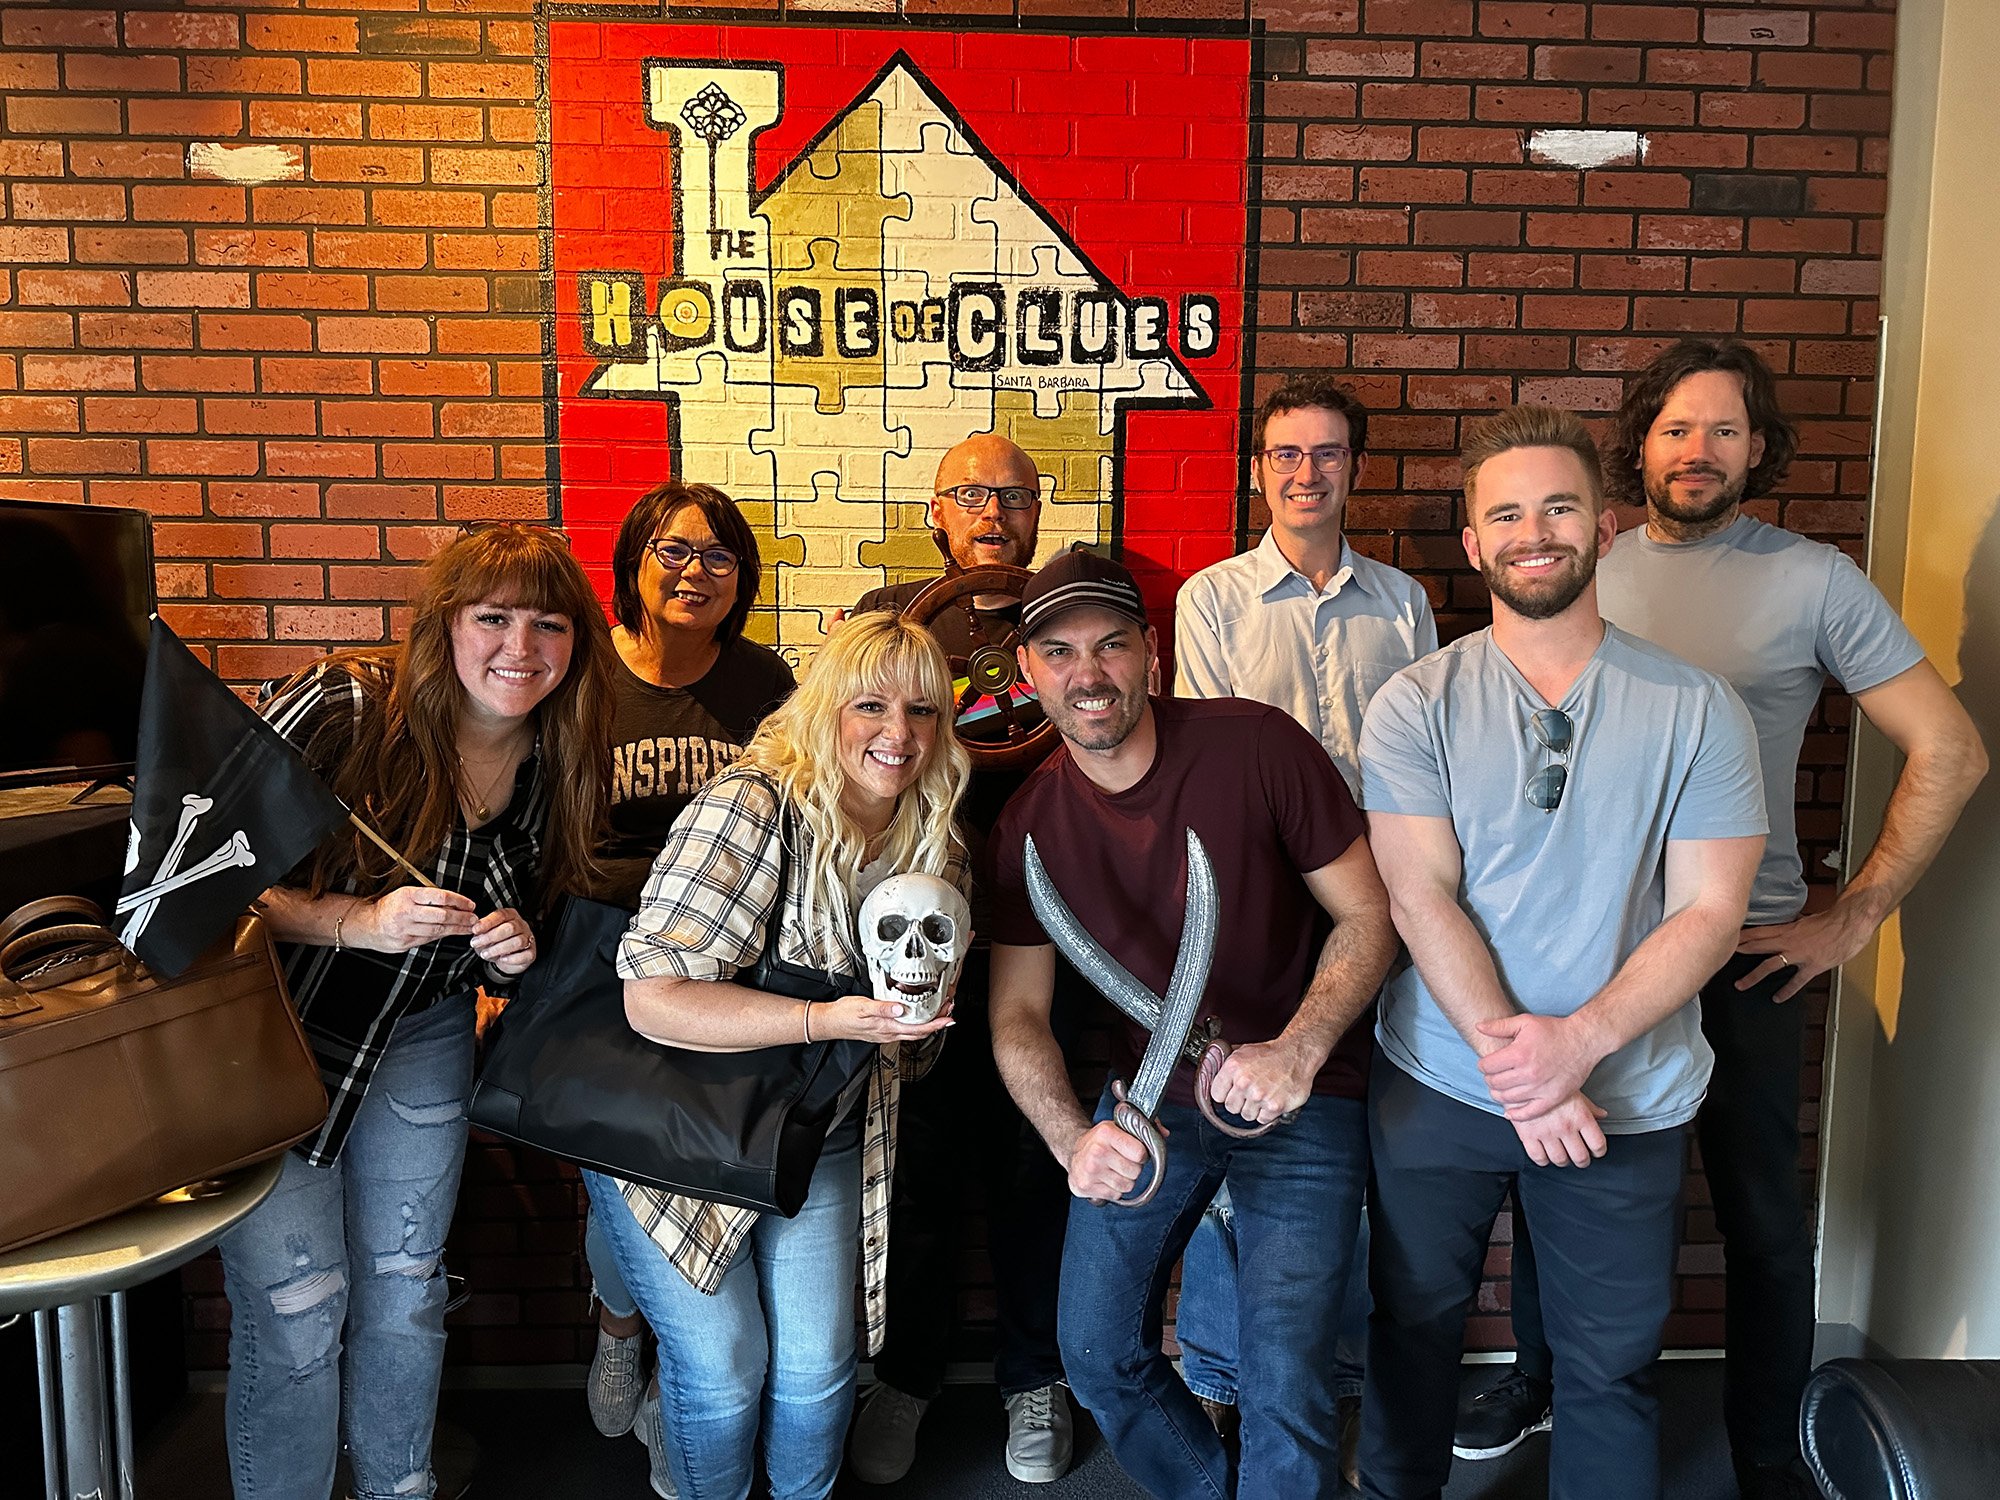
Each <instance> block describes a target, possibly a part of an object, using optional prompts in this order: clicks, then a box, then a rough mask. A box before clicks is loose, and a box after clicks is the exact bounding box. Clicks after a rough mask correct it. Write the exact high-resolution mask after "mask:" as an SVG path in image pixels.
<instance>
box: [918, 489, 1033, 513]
mask: <svg viewBox="0 0 2000 1500" xmlns="http://www.w3.org/2000/svg"><path fill="white" fill-rule="evenodd" d="M1041 494H1042V492H1041V491H1040V490H1039V489H1033V490H1031V489H1029V488H1028V487H1027V486H1026V485H1020V484H1009V485H1003V486H1000V487H998V488H996V487H995V486H993V485H990V484H955V485H953V486H952V487H951V488H950V489H945V490H939V491H938V498H940V499H944V498H946V497H947V496H948V497H950V498H951V499H952V500H955V501H957V502H958V506H959V508H960V509H961V510H984V509H986V502H987V501H988V500H998V501H999V502H1000V508H1001V509H1002V510H1026V509H1028V508H1029V507H1030V506H1031V505H1033V504H1034V503H1035V502H1036V501H1037V500H1038V499H1040V498H1041Z"/></svg>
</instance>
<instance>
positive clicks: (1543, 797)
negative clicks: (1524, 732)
mask: <svg viewBox="0 0 2000 1500" xmlns="http://www.w3.org/2000/svg"><path fill="white" fill-rule="evenodd" d="M1528 728H1529V730H1530V731H1532V732H1533V734H1534V736H1535V738H1536V739H1537V740H1539V741H1540V742H1541V746H1542V748H1543V749H1544V750H1546V751H1548V752H1549V753H1550V754H1551V755H1555V756H1559V757H1561V758H1560V759H1559V760H1557V761H1556V763H1555V764H1554V765H1552V766H1543V767H1542V768H1541V770H1539V771H1537V772H1535V774H1534V775H1532V776H1530V777H1529V778H1528V786H1527V793H1526V795H1527V798H1528V806H1530V807H1534V808H1539V809H1541V811H1543V812H1545V813H1552V812H1554V811H1555V810H1556V809H1557V808H1559V807H1561V806H1562V800H1563V792H1564V791H1565V790H1567V789H1568V787H1569V747H1570V746H1571V745H1572V744H1574V743H1575V740H1576V726H1575V725H1574V724H1572V723H1571V722H1570V718H1569V715H1568V714H1566V713H1564V712H1563V711H1562V710H1561V709H1559V708H1540V709H1536V710H1535V712H1533V713H1532V714H1530V715H1528Z"/></svg>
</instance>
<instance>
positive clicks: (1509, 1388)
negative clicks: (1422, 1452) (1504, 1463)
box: [1451, 1370, 1555, 1459]
mask: <svg viewBox="0 0 2000 1500" xmlns="http://www.w3.org/2000/svg"><path fill="white" fill-rule="evenodd" d="M1554 1389H1555V1388H1554V1387H1553V1386H1552V1385H1550V1383H1549V1382H1548V1381H1546V1380H1537V1379H1535V1378H1534V1377H1533V1376H1532V1375H1523V1374H1522V1373H1521V1372H1520V1371H1519V1370H1509V1371H1508V1372H1507V1373H1506V1374H1505V1375H1503V1376H1501V1377H1500V1381H1499V1383H1498V1384H1497V1385H1495V1386H1493V1387H1492V1388H1491V1389H1490V1390H1485V1391H1481V1392H1480V1393H1479V1394H1478V1395H1476V1396H1472V1397H1469V1398H1466V1399H1463V1400H1461V1401H1460V1402H1459V1403H1458V1427H1457V1430H1456V1431H1455V1432H1453V1434H1452V1439H1451V1451H1452V1452H1453V1453H1455V1454H1456V1455H1457V1456H1458V1457H1460V1458H1474V1459H1477V1458H1498V1457H1499V1456H1500V1455H1501V1454H1503V1453H1512V1452H1513V1451H1514V1450H1515V1449H1516V1448H1518V1447H1520V1446H1521V1444H1522V1443H1523V1442H1525V1441H1526V1440H1527V1439H1528V1438H1530V1437H1532V1436H1533V1435H1534V1434H1535V1433H1538V1432H1547V1431H1548V1430H1549V1428H1550V1427H1552V1426H1553V1425H1554V1420H1553V1418H1554V1412H1553V1411H1552V1410H1551V1409H1550V1406H1549V1397H1550V1396H1551V1394H1553V1392H1554Z"/></svg>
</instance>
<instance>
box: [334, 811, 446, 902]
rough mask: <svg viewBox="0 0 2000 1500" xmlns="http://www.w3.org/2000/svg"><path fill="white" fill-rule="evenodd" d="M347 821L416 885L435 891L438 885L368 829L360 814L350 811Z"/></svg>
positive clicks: (379, 835) (388, 843)
mask: <svg viewBox="0 0 2000 1500" xmlns="http://www.w3.org/2000/svg"><path fill="white" fill-rule="evenodd" d="M347 821H348V822H350V823H352V824H353V825H354V826H355V827H356V828H358V829H359V830H360V831H361V832H362V833H363V834H364V835H366V836H367V838H368V840H369V842H371V843H372V844H374V845H375V847H376V848H378V849H380V850H381V851H382V852H383V853H384V854H386V855H388V856H389V858H391V859H393V860H394V861H395V862H396V863H397V864H399V865H401V866H402V867H403V868H404V869H406V870H408V871H409V872H410V874H411V875H413V876H414V877H415V878H416V882H417V884H418V885H427V886H429V887H430V888H431V889H432V890H436V889H437V888H438V883H437V882H436V881H435V880H432V879H431V878H430V877H429V876H428V875H426V874H424V872H423V871H422V870H419V869H418V868H417V867H416V866H415V865H413V864H411V863H410V862H409V861H408V860H407V859H405V858H403V856H402V854H401V852H400V851H399V850H398V849H397V848H396V846H395V845H394V844H392V843H390V842H389V841H388V840H387V839H385V838H383V837H382V835H381V834H379V833H377V832H376V831H375V830H374V829H372V828H370V827H369V826H368V825H367V824H366V823H364V822H362V821H361V814H360V813H358V812H354V811H352V810H350V811H349V812H348V814H347Z"/></svg>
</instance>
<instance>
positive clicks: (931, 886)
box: [860, 875, 972, 1021]
mask: <svg viewBox="0 0 2000 1500" xmlns="http://www.w3.org/2000/svg"><path fill="white" fill-rule="evenodd" d="M860 925H861V951H862V952H863V953H866V954H867V955H868V977H869V978H870V979H872V980H873V981H874V982H875V998H876V999H877V1000H895V1001H899V1002H901V1004H902V1007H903V1019H904V1020H905V1021H928V1020H930V1019H931V1018H932V1017H933V1016H935V1015H936V1014H937V1013H938V1011H939V1010H940V1009H941V1008H942V1007H943V1005H944V1002H945V997H946V996H947V995H949V994H950V993H951V988H952V986H953V985H954V984H956V983H957V982H958V971H959V969H960V968H961V967H962V966H963V965H964V963H965V950H966V949H967V947H969V946H970V945H971V942H972V911H971V909H970V908H969V907H968V906H967V905H966V904H965V897H963V896H961V895H960V894H959V893H958V891H957V889H956V888H955V887H953V886H952V885H951V884H950V883H949V882H948V881H943V880H940V879H938V878H937V876H935V875H891V876H890V877H889V878H888V879H887V880H885V881H883V882H882V883H881V884H880V885H878V886H876V887H875V889H874V890H872V891H870V892H869V893H868V899H867V900H866V901H864V902H862V903H861V924H860Z"/></svg>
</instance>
